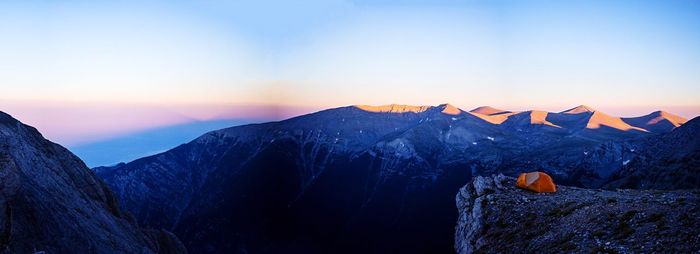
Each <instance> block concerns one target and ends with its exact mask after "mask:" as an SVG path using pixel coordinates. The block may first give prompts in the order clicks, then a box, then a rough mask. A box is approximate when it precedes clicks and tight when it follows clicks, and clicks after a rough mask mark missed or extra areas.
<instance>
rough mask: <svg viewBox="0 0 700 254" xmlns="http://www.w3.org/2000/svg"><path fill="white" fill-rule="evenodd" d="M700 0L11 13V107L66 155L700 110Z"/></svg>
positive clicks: (30, 4) (4, 97) (312, 0)
mask: <svg viewBox="0 0 700 254" xmlns="http://www.w3.org/2000/svg"><path fill="white" fill-rule="evenodd" d="M698 11H700V1H628V0H620V1H598V0H592V1H557V2H550V1H536V0H534V1H531V0H522V1H447V0H446V1H443V0H434V1H396V2H393V1H379V2H378V3H377V2H374V1H358V0H337V1H318V0H299V1H276V0H260V1H178V0H174V1H159V0H155V1H131V0H126V1H58V2H56V1H32V0H27V1H0V35H2V39H0V110H2V111H5V112H7V113H10V114H12V115H13V116H15V117H17V118H18V119H20V120H22V121H24V122H26V123H28V124H31V125H34V126H36V127H38V129H39V130H40V131H42V132H43V133H44V134H45V135H46V136H47V137H49V138H50V139H52V140H55V141H57V142H59V143H62V144H66V145H72V144H80V143H86V142H93V141H95V140H99V139H104V138H109V137H114V136H118V135H123V134H126V133H130V132H135V131H139V130H143V129H146V128H154V127H159V126H168V125H173V124H178V123H186V122H189V121H202V120H211V119H221V118H255V119H260V120H263V119H264V120H278V119H283V118H287V117H290V116H293V115H299V114H302V113H308V112H313V111H316V110H319V109H324V108H331V107H338V106H345V105H354V104H369V105H384V104H391V103H397V104H412V105H438V104H441V103H447V102H449V103H451V104H453V105H456V106H459V107H460V108H462V109H464V110H469V109H471V108H474V107H477V106H483V105H490V106H493V107H499V108H503V109H507V110H527V109H540V110H547V111H553V112H558V111H561V110H564V109H567V108H570V107H574V106H577V105H579V104H586V105H589V106H592V107H594V108H597V109H599V110H601V111H604V112H607V113H608V114H611V115H618V116H637V115H644V114H647V113H649V112H652V111H655V110H665V111H669V112H671V113H675V114H678V115H681V116H683V117H686V118H692V117H695V116H697V115H700V85H699V84H700V72H699V71H698V70H700V46H698V45H700V44H698V41H700V30H699V29H697V28H698V24H700V19H699V18H698V15H697V13H698Z"/></svg>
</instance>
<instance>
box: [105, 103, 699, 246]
mask: <svg viewBox="0 0 700 254" xmlns="http://www.w3.org/2000/svg"><path fill="white" fill-rule="evenodd" d="M698 121H700V120H698V119H697V118H696V119H693V120H691V121H689V122H688V123H686V119H683V118H682V117H678V116H675V115H672V114H670V113H666V112H654V113H651V114H649V115H646V116H641V117H634V118H620V117H615V116H611V115H608V114H605V113H603V112H600V111H597V110H595V109H593V108H591V107H588V106H583V105H582V106H578V107H574V108H572V109H569V110H565V111H563V112H558V113H553V112H545V111H537V110H531V111H524V112H510V111H505V110H500V109H496V108H491V107H480V108H477V109H474V110H471V111H464V110H461V109H459V108H457V107H454V106H452V105H450V104H443V105H438V106H409V105H387V106H366V105H361V106H348V107H341V108H334V109H329V110H324V111H320V112H316V113H312V114H308V115H303V116H299V117H294V118H291V119H287V120H284V121H279V122H270V123H263V124H249V125H242V126H236V127H231V128H226V129H222V130H218V131H213V132H209V133H206V134H204V135H202V136H200V137H198V138H196V139H194V140H193V141H191V142H189V143H186V144H183V145H180V146H178V147H175V148H173V149H171V150H168V151H166V152H163V153H160V154H157V155H153V156H148V157H145V158H141V159H137V160H135V161H132V162H129V163H122V164H119V165H116V166H112V167H98V168H95V169H94V170H95V172H96V173H97V175H98V176H100V177H101V178H102V179H104V181H105V182H106V183H107V185H109V186H110V188H111V189H112V190H113V191H114V192H115V194H116V196H117V198H118V199H119V200H120V205H121V208H122V209H125V210H127V211H130V212H131V213H132V214H133V215H134V217H135V218H136V220H137V221H138V222H139V223H140V224H142V225H148V226H150V227H154V228H165V229H167V230H170V231H172V232H174V233H175V234H176V235H177V236H178V238H179V239H180V240H182V242H183V243H184V244H185V246H187V248H188V250H189V251H190V252H192V253H246V252H247V253H250V252H252V253H261V252H262V253H279V252H286V253H290V252H291V253H326V252H334V253H338V252H346V253H356V252H368V253H386V252H405V253H443V252H444V253H449V252H453V239H454V225H455V221H456V220H457V212H456V209H455V200H454V196H455V193H457V192H458V191H459V189H460V187H462V186H464V185H465V184H466V183H467V182H468V180H469V179H470V178H471V177H472V176H476V175H490V174H495V173H502V174H505V175H510V176H515V175H517V174H518V173H520V172H524V171H535V170H539V171H544V172H546V173H548V174H550V175H551V176H552V177H553V178H554V179H555V181H556V182H557V183H558V184H564V185H571V186H578V187H587V188H600V187H603V188H615V187H620V186H622V187H633V188H651V187H658V188H664V189H681V188H697V187H699V185H698V181H697V179H698V178H697V173H698V172H697V170H698V167H697V159H698V155H697V153H698V148H699V147H698V146H697V144H698V142H696V140H697V136H698V133H700V132H698V131H700V130H698V128H700V127H698V124H697V122H698ZM661 144H662V145H661ZM671 148H672V149H671ZM668 163H673V165H674V166H673V167H665V165H667V164H668ZM647 165H653V166H654V167H648V166H647ZM652 170H653V172H652ZM671 176H672V177H671Z"/></svg>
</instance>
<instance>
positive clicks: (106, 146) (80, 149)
mask: <svg viewBox="0 0 700 254" xmlns="http://www.w3.org/2000/svg"><path fill="white" fill-rule="evenodd" d="M260 121H262V120H255V119H219V120H209V121H195V122H189V123H183V124H177V125H170V126H165V127H159V128H153V129H148V130H144V131H139V132H136V133H131V134H127V135H122V136H119V137H114V138H109V139H106V140H100V141H96V142H93V143H87V144H80V145H75V146H70V147H68V149H70V150H71V152H73V153H75V154H76V155H78V157H80V158H81V159H82V160H83V161H84V162H85V164H87V165H88V167H97V166H108V165H116V164H117V163H120V162H129V161H132V160H135V159H138V158H141V157H145V156H150V155H153V154H157V153H160V152H164V151H166V150H168V149H170V148H173V147H175V146H178V145H180V144H184V143H186V142H189V141H190V140H192V139H194V138H196V137H198V136H200V135H202V133H206V132H209V131H213V130H218V129H223V128H227V127H230V126H236V125H241V124H247V123H252V122H260Z"/></svg>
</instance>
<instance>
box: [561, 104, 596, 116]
mask: <svg viewBox="0 0 700 254" xmlns="http://www.w3.org/2000/svg"><path fill="white" fill-rule="evenodd" d="M595 111H596V110H595V109H594V108H591V107H589V106H586V105H579V106H577V107H574V108H570V109H567V110H564V111H562V112H559V113H562V114H580V113H593V112H595Z"/></svg>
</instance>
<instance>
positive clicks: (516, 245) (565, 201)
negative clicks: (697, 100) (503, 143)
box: [455, 175, 700, 253]
mask: <svg viewBox="0 0 700 254" xmlns="http://www.w3.org/2000/svg"><path fill="white" fill-rule="evenodd" d="M456 203H457V209H458V212H459V218H458V220H457V226H456V228H455V232H456V233H455V250H456V251H457V252H458V253H691V252H693V253H695V252H698V251H700V219H698V218H700V217H699V216H700V207H699V206H700V190H692V191H654V190H616V191H606V190H594V189H582V188H575V187H567V186H559V188H558V191H557V192H556V193H533V192H530V191H526V190H522V189H518V188H516V187H515V179H514V178H511V177H506V176H503V175H496V176H491V177H481V176H477V177H474V178H473V179H472V181H471V182H470V183H468V184H467V185H466V186H464V187H463V188H461V189H460V191H459V193H458V194H457V197H456Z"/></svg>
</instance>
